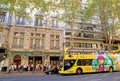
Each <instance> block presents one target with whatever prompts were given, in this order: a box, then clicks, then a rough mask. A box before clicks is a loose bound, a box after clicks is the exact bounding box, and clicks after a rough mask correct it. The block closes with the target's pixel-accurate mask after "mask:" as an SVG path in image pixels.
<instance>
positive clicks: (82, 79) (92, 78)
mask: <svg viewBox="0 0 120 81" xmlns="http://www.w3.org/2000/svg"><path fill="white" fill-rule="evenodd" d="M0 81H120V72H113V73H92V74H82V75H41V76H35V75H31V76H1V77H0Z"/></svg>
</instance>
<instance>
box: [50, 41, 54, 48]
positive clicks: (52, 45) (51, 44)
mask: <svg viewBox="0 0 120 81" xmlns="http://www.w3.org/2000/svg"><path fill="white" fill-rule="evenodd" d="M50 49H54V40H50Z"/></svg>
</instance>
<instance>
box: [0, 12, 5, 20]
mask: <svg viewBox="0 0 120 81" xmlns="http://www.w3.org/2000/svg"><path fill="white" fill-rule="evenodd" d="M5 14H6V12H2V13H0V22H4V21H5Z"/></svg>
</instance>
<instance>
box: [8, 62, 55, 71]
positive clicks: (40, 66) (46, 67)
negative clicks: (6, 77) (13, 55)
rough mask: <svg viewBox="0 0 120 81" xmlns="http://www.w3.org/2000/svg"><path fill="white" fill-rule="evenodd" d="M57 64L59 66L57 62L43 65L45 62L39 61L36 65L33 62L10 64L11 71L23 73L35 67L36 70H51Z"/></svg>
mask: <svg viewBox="0 0 120 81" xmlns="http://www.w3.org/2000/svg"><path fill="white" fill-rule="evenodd" d="M55 66H57V65H56V64H45V65H43V64H40V63H38V64H36V65H35V66H33V64H24V65H16V64H15V63H14V64H11V65H10V67H9V73H14V72H16V71H18V72H20V73H22V72H25V71H33V69H34V71H35V72H43V71H46V70H51V69H52V68H54V67H55ZM33 67H34V68H33Z"/></svg>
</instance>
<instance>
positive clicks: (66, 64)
mask: <svg viewBox="0 0 120 81" xmlns="http://www.w3.org/2000/svg"><path fill="white" fill-rule="evenodd" d="M75 61H76V60H64V70H67V69H69V68H71V67H72V66H73V65H74V64H75Z"/></svg>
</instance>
